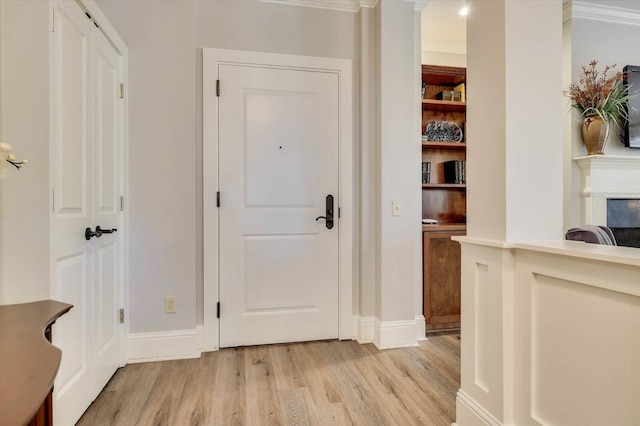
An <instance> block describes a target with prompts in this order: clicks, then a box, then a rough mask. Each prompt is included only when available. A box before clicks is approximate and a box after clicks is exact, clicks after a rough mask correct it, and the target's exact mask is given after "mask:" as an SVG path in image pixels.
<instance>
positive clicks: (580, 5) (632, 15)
mask: <svg viewBox="0 0 640 426" xmlns="http://www.w3.org/2000/svg"><path fill="white" fill-rule="evenodd" d="M575 18H578V19H589V20H592V21H602V22H610V23H613V24H627V25H640V11H638V10H635V9H626V8H622V7H614V6H605V5H601V4H593V3H584V2H580V1H572V2H567V3H565V4H564V5H563V6H562V21H563V22H565V21H568V20H569V19H575Z"/></svg>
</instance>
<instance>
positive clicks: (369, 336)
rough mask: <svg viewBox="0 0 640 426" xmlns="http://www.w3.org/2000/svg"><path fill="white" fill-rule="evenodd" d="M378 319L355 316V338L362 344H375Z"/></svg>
mask: <svg viewBox="0 0 640 426" xmlns="http://www.w3.org/2000/svg"><path fill="white" fill-rule="evenodd" d="M375 320H376V317H361V316H360V315H354V316H353V338H354V339H355V340H356V341H357V342H358V343H360V344H364V343H373V335H374V331H373V329H374V324H375Z"/></svg>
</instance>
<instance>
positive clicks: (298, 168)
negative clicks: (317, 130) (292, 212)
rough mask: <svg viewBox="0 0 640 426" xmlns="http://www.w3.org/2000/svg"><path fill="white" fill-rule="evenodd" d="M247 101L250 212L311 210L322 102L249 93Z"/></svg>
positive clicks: (307, 95) (300, 95)
mask: <svg viewBox="0 0 640 426" xmlns="http://www.w3.org/2000/svg"><path fill="white" fill-rule="evenodd" d="M245 97H246V100H245V103H246V117H245V120H244V121H245V123H247V124H250V125H247V126H246V134H247V136H246V144H245V152H244V155H245V158H246V163H247V165H246V170H247V172H246V177H245V180H244V181H245V184H246V189H245V191H246V192H245V193H246V197H247V200H246V204H247V206H248V207H268V206H283V207H311V206H312V205H313V200H314V199H315V196H316V194H314V191H315V190H316V186H317V182H315V181H314V180H315V179H316V177H317V176H316V173H315V172H316V170H315V167H314V166H315V164H314V158H315V155H314V154H315V153H314V148H315V147H314V142H315V141H314V135H313V131H314V127H315V125H314V124H315V123H314V121H315V120H314V119H315V111H314V110H315V106H316V104H317V99H316V96H315V95H314V94H313V93H286V92H285V93H283V92H277V91H271V92H267V91H263V92H260V91H256V90H251V91H249V90H247V91H245ZM292 117H296V120H295V121H292V120H291V118H292ZM266 141H269V142H266ZM284 141H286V144H285V143H284ZM292 176H295V179H291V177H292Z"/></svg>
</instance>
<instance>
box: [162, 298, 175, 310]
mask: <svg viewBox="0 0 640 426" xmlns="http://www.w3.org/2000/svg"><path fill="white" fill-rule="evenodd" d="M164 313H165V314H175V313H176V297H175V296H165V297H164Z"/></svg>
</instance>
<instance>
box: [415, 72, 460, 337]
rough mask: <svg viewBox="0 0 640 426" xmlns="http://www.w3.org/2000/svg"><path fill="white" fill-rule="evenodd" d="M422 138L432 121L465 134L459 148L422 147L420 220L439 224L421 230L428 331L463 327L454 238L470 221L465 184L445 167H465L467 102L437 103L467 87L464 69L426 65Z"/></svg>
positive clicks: (429, 143)
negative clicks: (425, 170)
mask: <svg viewBox="0 0 640 426" xmlns="http://www.w3.org/2000/svg"><path fill="white" fill-rule="evenodd" d="M422 81H423V82H424V96H423V99H422V133H423V134H424V132H425V129H426V126H427V125H428V124H429V123H430V122H432V121H449V122H454V123H456V124H457V125H458V126H459V127H460V128H461V129H462V131H463V139H462V141H461V142H455V141H447V142H434V141H425V140H423V142H422V161H423V162H429V163H431V166H430V167H431V169H430V179H429V183H424V182H423V183H422V217H423V219H436V220H437V221H438V223H437V224H435V225H422V231H423V255H424V265H423V274H424V281H423V283H424V316H425V319H426V323H427V331H437V330H443V329H454V328H458V327H459V326H460V245H459V244H458V243H457V242H455V241H452V240H451V237H452V236H459V235H465V233H466V219H467V202H466V187H467V186H466V181H465V182H464V183H449V182H446V180H445V172H444V163H445V162H447V161H452V160H458V161H466V157H467V154H466V148H467V143H466V135H464V131H465V126H464V124H465V122H466V102H464V100H465V99H461V100H460V101H447V100H439V99H436V95H437V94H438V93H440V92H441V91H443V90H453V89H454V88H456V87H460V86H459V85H460V84H463V83H466V69H464V68H454V67H440V66H431V65H423V66H422Z"/></svg>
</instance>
